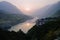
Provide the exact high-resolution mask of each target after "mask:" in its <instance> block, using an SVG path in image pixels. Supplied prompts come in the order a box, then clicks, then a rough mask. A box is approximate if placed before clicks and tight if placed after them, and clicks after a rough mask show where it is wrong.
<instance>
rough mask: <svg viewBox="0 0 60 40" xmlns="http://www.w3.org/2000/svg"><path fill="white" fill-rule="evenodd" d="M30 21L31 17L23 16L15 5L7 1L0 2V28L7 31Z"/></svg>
mask: <svg viewBox="0 0 60 40" xmlns="http://www.w3.org/2000/svg"><path fill="white" fill-rule="evenodd" d="M28 19H31V17H30V16H26V15H24V14H22V12H21V11H19V9H18V8H17V7H16V6H14V5H13V4H11V3H9V2H6V1H2V2H0V28H2V29H5V30H6V29H9V28H11V27H12V26H14V25H17V24H18V23H22V22H24V21H26V20H28Z"/></svg>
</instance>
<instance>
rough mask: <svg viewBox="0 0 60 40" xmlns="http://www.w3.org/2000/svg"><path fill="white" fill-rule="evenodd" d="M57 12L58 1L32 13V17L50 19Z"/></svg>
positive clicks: (59, 6) (59, 4)
mask: <svg viewBox="0 0 60 40" xmlns="http://www.w3.org/2000/svg"><path fill="white" fill-rule="evenodd" d="M58 10H60V1H59V2H57V3H54V4H51V5H47V6H45V7H43V8H40V9H38V10H36V12H34V14H33V15H35V16H37V17H39V18H46V17H50V16H51V15H53V14H54V13H55V12H56V11H58Z"/></svg>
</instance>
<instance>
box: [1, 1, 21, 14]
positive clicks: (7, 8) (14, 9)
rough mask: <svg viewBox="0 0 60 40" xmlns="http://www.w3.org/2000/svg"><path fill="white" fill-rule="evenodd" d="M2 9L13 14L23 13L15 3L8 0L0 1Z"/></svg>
mask: <svg viewBox="0 0 60 40" xmlns="http://www.w3.org/2000/svg"><path fill="white" fill-rule="evenodd" d="M0 10H3V11H5V12H8V13H9V12H10V13H13V14H20V13H22V12H21V11H20V10H19V9H18V8H17V7H16V6H15V5H13V4H12V3H9V2H7V1H2V2H0Z"/></svg>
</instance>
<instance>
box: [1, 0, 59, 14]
mask: <svg viewBox="0 0 60 40" xmlns="http://www.w3.org/2000/svg"><path fill="white" fill-rule="evenodd" d="M1 1H8V2H10V3H12V4H13V5H15V6H16V7H17V8H19V9H20V10H21V11H22V12H23V13H28V12H32V11H34V10H36V9H39V8H42V7H44V6H46V5H49V4H53V3H56V2H57V1H59V0H0V2H1Z"/></svg>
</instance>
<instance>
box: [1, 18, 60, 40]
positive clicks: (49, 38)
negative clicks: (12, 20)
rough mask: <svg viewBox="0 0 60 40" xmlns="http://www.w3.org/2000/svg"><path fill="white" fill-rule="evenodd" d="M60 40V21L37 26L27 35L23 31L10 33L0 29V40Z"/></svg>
mask: <svg viewBox="0 0 60 40" xmlns="http://www.w3.org/2000/svg"><path fill="white" fill-rule="evenodd" d="M55 39H58V40H60V19H59V18H57V19H56V21H48V22H47V23H45V24H43V25H38V26H37V24H36V25H35V26H34V27H33V28H31V29H30V30H29V31H28V32H27V33H26V34H24V33H23V32H22V31H21V30H19V31H18V32H14V31H12V32H9V31H4V30H1V29H0V40H55Z"/></svg>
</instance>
